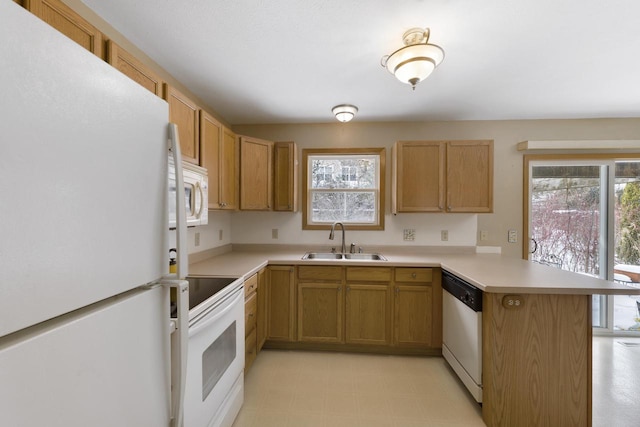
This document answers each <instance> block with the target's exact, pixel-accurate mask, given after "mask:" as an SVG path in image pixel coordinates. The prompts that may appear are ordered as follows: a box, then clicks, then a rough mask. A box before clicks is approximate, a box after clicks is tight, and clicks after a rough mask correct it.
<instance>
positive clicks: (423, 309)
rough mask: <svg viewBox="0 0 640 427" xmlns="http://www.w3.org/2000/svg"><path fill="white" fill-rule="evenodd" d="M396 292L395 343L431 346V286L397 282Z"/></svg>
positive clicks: (411, 345) (410, 345) (406, 345)
mask: <svg viewBox="0 0 640 427" xmlns="http://www.w3.org/2000/svg"><path fill="white" fill-rule="evenodd" d="M394 293H395V295H394V340H393V341H394V344H396V345H398V346H405V347H419V348H423V347H430V346H431V331H432V325H431V307H432V290H431V286H429V285H426V284H425V285H404V284H402V285H400V284H396V285H395V287H394Z"/></svg>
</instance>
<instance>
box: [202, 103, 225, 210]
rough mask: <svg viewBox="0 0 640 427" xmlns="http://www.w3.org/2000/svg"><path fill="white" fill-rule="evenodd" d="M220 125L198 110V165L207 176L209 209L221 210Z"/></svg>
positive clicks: (207, 114)
mask: <svg viewBox="0 0 640 427" xmlns="http://www.w3.org/2000/svg"><path fill="white" fill-rule="evenodd" d="M221 151H222V124H221V123H220V122H219V121H217V120H216V119H215V118H213V116H211V114H209V113H207V112H206V111H204V110H200V164H201V165H202V167H204V168H207V173H208V174H209V209H222V208H223V206H222V203H223V202H222V200H221V197H220V184H221V183H220V180H221V176H220V175H221V173H220V172H221V171H220V164H221V163H222V160H221V158H220V153H221Z"/></svg>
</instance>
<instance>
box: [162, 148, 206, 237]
mask: <svg viewBox="0 0 640 427" xmlns="http://www.w3.org/2000/svg"><path fill="white" fill-rule="evenodd" d="M182 176H183V178H184V199H185V207H186V211H187V212H186V213H187V215H186V217H187V227H195V226H197V225H205V224H207V223H208V221H209V216H208V212H209V211H208V209H209V201H208V195H209V190H208V188H209V187H208V186H209V178H208V176H207V170H206V169H205V168H202V167H200V166H196V165H193V164H191V163H186V162H182ZM175 200H176V180H175V167H174V163H173V159H172V158H171V157H169V228H175V227H176V203H175Z"/></svg>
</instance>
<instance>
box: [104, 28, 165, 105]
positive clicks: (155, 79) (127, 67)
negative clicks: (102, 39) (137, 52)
mask: <svg viewBox="0 0 640 427" xmlns="http://www.w3.org/2000/svg"><path fill="white" fill-rule="evenodd" d="M107 62H108V63H109V64H111V65H112V66H113V67H114V68H116V69H117V70H118V71H120V72H122V73H123V74H124V75H126V76H128V77H130V78H131V79H133V80H135V81H136V82H137V83H138V84H140V85H141V86H143V87H145V88H146V89H148V90H149V91H150V92H151V93H154V94H156V95H158V96H160V97H161V96H162V85H163V82H162V79H160V77H159V76H158V75H157V74H156V73H155V72H153V71H152V70H151V69H150V68H149V67H147V66H146V65H144V64H143V63H142V62H140V60H139V59H138V58H136V57H135V56H133V55H132V54H130V53H129V52H127V51H126V50H124V49H123V48H122V47H120V46H119V45H118V44H116V43H114V41H113V40H109V41H108V42H107Z"/></svg>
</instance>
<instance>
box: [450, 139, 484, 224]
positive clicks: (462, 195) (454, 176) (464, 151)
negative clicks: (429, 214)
mask: <svg viewBox="0 0 640 427" xmlns="http://www.w3.org/2000/svg"><path fill="white" fill-rule="evenodd" d="M447 211H448V212H478V213H486V212H493V141H452V142H449V143H448V145H447Z"/></svg>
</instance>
